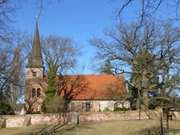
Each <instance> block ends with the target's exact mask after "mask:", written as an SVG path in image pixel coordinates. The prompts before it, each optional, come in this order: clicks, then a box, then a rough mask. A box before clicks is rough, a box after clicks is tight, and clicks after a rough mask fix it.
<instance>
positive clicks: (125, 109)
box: [114, 107, 129, 112]
mask: <svg viewBox="0 0 180 135" xmlns="http://www.w3.org/2000/svg"><path fill="white" fill-rule="evenodd" d="M128 110H129V109H128V108H125V107H123V108H121V107H116V108H114V112H120V111H123V112H125V111H128Z"/></svg>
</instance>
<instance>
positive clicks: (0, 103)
mask: <svg viewBox="0 0 180 135" xmlns="http://www.w3.org/2000/svg"><path fill="white" fill-rule="evenodd" d="M5 114H14V111H13V109H12V107H11V106H10V104H9V103H8V102H7V101H5V100H0V115H5Z"/></svg>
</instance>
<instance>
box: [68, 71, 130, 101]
mask: <svg viewBox="0 0 180 135" xmlns="http://www.w3.org/2000/svg"><path fill="white" fill-rule="evenodd" d="M69 77H70V78H71V79H72V78H75V77H76V76H69ZM80 77H82V78H83V81H84V82H86V84H87V85H86V86H85V87H86V88H81V87H79V88H75V89H74V92H77V91H79V92H78V93H77V94H76V95H75V96H73V100H102V99H114V98H115V97H118V96H119V97H120V96H123V95H125V94H126V87H125V81H124V77H123V75H120V76H118V77H117V76H113V75H107V74H100V75H80Z"/></svg>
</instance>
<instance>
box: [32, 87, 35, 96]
mask: <svg viewBox="0 0 180 135" xmlns="http://www.w3.org/2000/svg"><path fill="white" fill-rule="evenodd" d="M31 96H32V97H35V96H36V89H35V88H32V93H31Z"/></svg>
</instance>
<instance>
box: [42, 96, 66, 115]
mask: <svg viewBox="0 0 180 135" xmlns="http://www.w3.org/2000/svg"><path fill="white" fill-rule="evenodd" d="M62 109H63V99H62V98H61V97H60V96H54V97H52V98H46V99H45V100H44V102H43V105H42V111H43V112H46V113H58V112H61V111H62Z"/></svg>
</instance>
